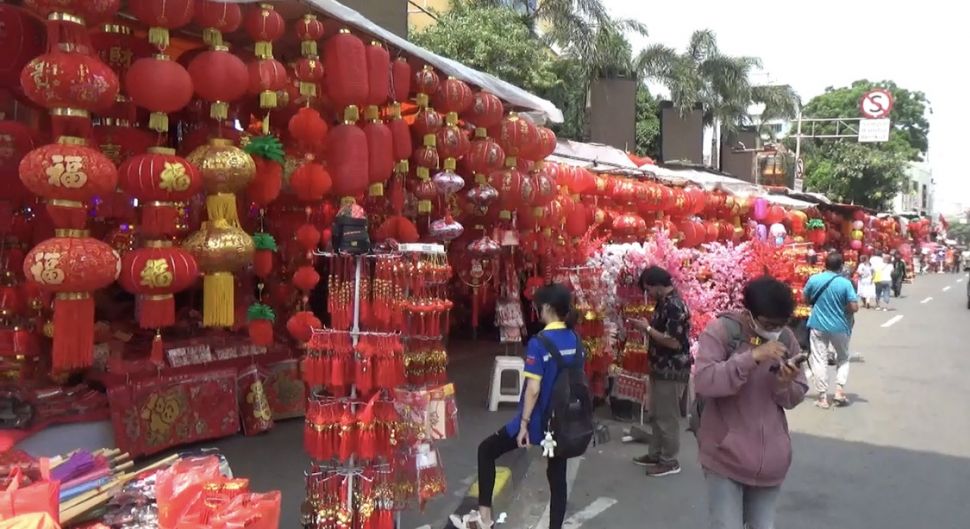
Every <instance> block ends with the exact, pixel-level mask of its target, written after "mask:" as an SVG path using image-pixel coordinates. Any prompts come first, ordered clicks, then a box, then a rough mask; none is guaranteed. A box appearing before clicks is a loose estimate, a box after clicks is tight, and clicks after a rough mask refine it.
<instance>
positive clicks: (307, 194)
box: [290, 162, 333, 202]
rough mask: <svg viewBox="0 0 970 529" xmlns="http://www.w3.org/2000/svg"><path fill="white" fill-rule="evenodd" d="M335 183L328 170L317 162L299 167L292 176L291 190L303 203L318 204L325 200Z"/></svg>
mask: <svg viewBox="0 0 970 529" xmlns="http://www.w3.org/2000/svg"><path fill="white" fill-rule="evenodd" d="M332 186H333V181H332V180H331V178H330V174H329V173H328V172H327V170H326V169H325V168H324V167H323V165H320V164H319V163H316V162H307V163H305V164H303V165H301V166H300V167H298V168H297V169H296V170H295V171H293V174H292V175H291V176H290V189H292V190H293V192H294V193H295V194H296V198H297V200H299V201H301V202H318V201H320V200H323V197H325V196H326V195H327V193H328V192H329V191H330V188H331V187H332Z"/></svg>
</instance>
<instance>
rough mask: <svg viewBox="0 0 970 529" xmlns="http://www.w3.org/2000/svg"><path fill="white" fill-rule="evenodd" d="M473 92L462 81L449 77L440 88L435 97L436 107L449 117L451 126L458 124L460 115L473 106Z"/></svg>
mask: <svg viewBox="0 0 970 529" xmlns="http://www.w3.org/2000/svg"><path fill="white" fill-rule="evenodd" d="M472 101H473V98H472V90H471V88H469V87H468V85H467V84H466V83H465V82H464V81H462V80H461V79H456V78H454V77H449V78H447V79H445V80H444V82H443V83H441V85H440V86H439V89H438V93H437V94H435V97H434V106H435V107H436V108H437V109H438V110H440V111H442V112H444V113H445V114H446V115H447V121H448V124H449V125H455V124H457V123H458V114H460V113H462V112H464V111H465V110H467V109H468V107H470V106H471V104H472Z"/></svg>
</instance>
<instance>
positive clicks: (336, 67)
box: [323, 29, 370, 121]
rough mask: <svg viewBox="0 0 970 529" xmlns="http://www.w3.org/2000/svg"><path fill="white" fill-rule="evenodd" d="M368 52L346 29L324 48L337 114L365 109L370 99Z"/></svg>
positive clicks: (324, 61) (328, 81) (325, 66)
mask: <svg viewBox="0 0 970 529" xmlns="http://www.w3.org/2000/svg"><path fill="white" fill-rule="evenodd" d="M365 48H366V47H365V46H364V42H363V41H362V40H360V39H359V38H357V37H356V36H355V35H354V34H352V33H351V32H350V30H347V29H342V30H340V32H339V33H337V34H336V35H334V36H332V37H330V38H329V39H327V42H326V43H325V44H324V47H323V63H324V69H325V70H326V72H327V77H326V86H327V95H328V96H329V97H330V100H331V101H332V102H333V104H334V106H335V107H336V108H337V109H338V110H341V111H342V110H343V109H344V108H346V107H349V106H351V105H356V106H362V105H363V104H364V103H365V102H366V101H367V98H368V96H369V95H370V86H369V84H368V76H367V73H368V72H367V50H366V49H365ZM354 121H356V119H355V120H354Z"/></svg>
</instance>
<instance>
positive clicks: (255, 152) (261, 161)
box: [244, 124, 286, 216]
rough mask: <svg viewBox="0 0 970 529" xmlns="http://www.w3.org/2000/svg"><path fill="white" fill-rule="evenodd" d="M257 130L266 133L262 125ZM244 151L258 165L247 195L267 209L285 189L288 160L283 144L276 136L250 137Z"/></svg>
mask: <svg viewBox="0 0 970 529" xmlns="http://www.w3.org/2000/svg"><path fill="white" fill-rule="evenodd" d="M257 128H260V129H262V130H263V131H265V127H263V125H262V124H260V125H259V126H258V127H257ZM244 150H245V151H246V153H247V154H249V155H250V156H251V157H252V158H253V162H254V163H255V164H256V173H255V175H254V176H253V179H252V181H250V183H249V186H248V187H247V189H246V194H247V196H248V197H249V200H251V201H252V202H253V203H255V204H256V205H257V206H259V207H260V208H265V207H266V206H268V205H269V204H270V202H273V201H274V200H276V198H277V197H278V196H279V195H280V190H281V189H282V188H283V163H284V161H285V158H286V154H285V153H284V152H283V144H282V143H280V140H279V139H278V138H277V137H276V136H273V135H272V134H263V135H260V136H252V137H250V138H249V141H248V142H247V143H246V147H245V149H244ZM260 216H262V214H260Z"/></svg>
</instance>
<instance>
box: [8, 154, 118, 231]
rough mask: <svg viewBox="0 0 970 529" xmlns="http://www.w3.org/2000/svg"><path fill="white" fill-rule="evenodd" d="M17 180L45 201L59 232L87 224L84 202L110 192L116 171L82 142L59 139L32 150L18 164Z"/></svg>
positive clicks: (115, 177) (101, 156)
mask: <svg viewBox="0 0 970 529" xmlns="http://www.w3.org/2000/svg"><path fill="white" fill-rule="evenodd" d="M20 180H21V181H22V182H23V184H24V186H26V187H27V189H29V190H30V191H31V192H32V193H34V194H35V195H39V196H42V197H44V198H46V199H48V203H47V211H48V212H49V213H50V215H51V218H52V220H53V221H54V224H55V225H56V226H57V227H59V228H71V229H80V228H83V227H84V224H85V221H86V220H87V218H86V217H87V209H86V206H85V204H84V203H85V202H87V201H89V200H91V199H92V198H94V197H96V196H100V195H106V194H108V193H110V192H113V191H114V189H115V186H116V184H117V183H118V171H117V169H115V166H114V164H112V163H111V160H109V159H108V158H107V157H106V156H105V155H103V154H101V153H100V152H98V151H97V150H95V149H92V148H90V147H87V146H85V145H84V140H81V139H79V138H71V137H67V136H62V137H61V138H60V139H59V140H58V143H54V144H50V145H44V146H42V147H39V148H37V149H34V150H33V151H31V152H30V153H28V154H27V156H25V157H24V159H23V160H22V161H21V162H20Z"/></svg>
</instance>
